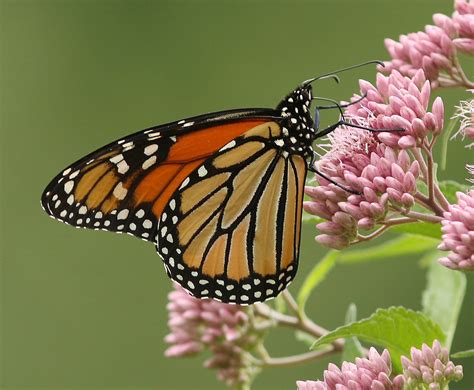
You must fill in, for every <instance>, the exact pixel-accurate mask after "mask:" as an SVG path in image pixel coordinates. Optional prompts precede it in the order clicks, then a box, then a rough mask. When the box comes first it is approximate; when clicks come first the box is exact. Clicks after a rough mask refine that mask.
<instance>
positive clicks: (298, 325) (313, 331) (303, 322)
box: [254, 303, 344, 351]
mask: <svg viewBox="0 0 474 390" xmlns="http://www.w3.org/2000/svg"><path fill="white" fill-rule="evenodd" d="M254 307H255V310H256V312H257V313H258V314H259V315H261V316H262V317H264V318H268V319H272V320H273V321H274V322H276V324H277V325H281V326H286V327H289V328H293V329H298V330H301V331H303V332H305V333H307V334H309V335H311V336H313V337H315V338H319V337H321V336H324V335H325V334H326V333H328V331H327V330H326V329H324V328H322V327H321V326H319V325H317V324H315V323H314V322H313V321H311V320H310V319H308V318H306V317H305V318H304V319H300V318H298V317H294V316H289V315H286V314H282V313H279V312H277V311H275V310H272V309H271V308H270V306H268V305H267V304H265V303H259V304H256V305H254ZM333 346H334V347H335V348H336V349H337V350H339V351H341V350H342V349H343V347H344V340H336V341H334V342H333Z"/></svg>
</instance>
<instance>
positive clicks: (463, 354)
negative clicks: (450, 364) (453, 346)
mask: <svg viewBox="0 0 474 390" xmlns="http://www.w3.org/2000/svg"><path fill="white" fill-rule="evenodd" d="M472 356H474V349H468V350H466V351H459V352H456V353H452V354H451V357H452V358H454V359H464V358H469V357H472Z"/></svg>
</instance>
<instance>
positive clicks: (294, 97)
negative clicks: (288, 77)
mask: <svg viewBox="0 0 474 390" xmlns="http://www.w3.org/2000/svg"><path fill="white" fill-rule="evenodd" d="M312 96H313V95H312V88H311V85H310V84H306V85H304V84H303V85H300V86H298V87H297V88H296V89H295V90H293V91H292V92H291V93H290V94H288V95H287V96H286V97H285V98H284V99H283V100H282V101H281V102H280V104H279V105H278V107H277V110H278V111H279V113H280V116H281V118H282V123H281V126H282V130H283V136H284V137H285V141H287V142H286V143H287V145H288V146H289V147H290V149H294V151H295V152H299V153H302V154H307V153H310V150H309V149H310V148H311V144H312V142H313V141H314V139H315V138H316V131H315V129H314V120H313V118H312V117H311V113H310V105H311V100H312Z"/></svg>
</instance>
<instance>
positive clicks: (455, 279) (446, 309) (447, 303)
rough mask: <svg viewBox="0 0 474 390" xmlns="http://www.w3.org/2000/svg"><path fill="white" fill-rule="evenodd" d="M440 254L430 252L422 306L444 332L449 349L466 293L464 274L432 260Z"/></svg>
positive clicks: (424, 311)
mask: <svg viewBox="0 0 474 390" xmlns="http://www.w3.org/2000/svg"><path fill="white" fill-rule="evenodd" d="M441 256H442V255H441V254H440V252H438V251H436V252H433V253H431V254H430V257H431V260H432V262H431V265H430V268H429V270H428V275H427V278H428V281H427V284H426V288H425V291H423V296H422V306H423V313H425V314H426V315H428V316H429V317H431V319H433V320H434V321H436V322H437V323H438V324H439V325H440V326H441V328H442V329H443V330H444V332H445V333H446V343H445V345H446V347H448V349H449V348H450V347H451V342H452V340H453V336H454V332H455V331H456V325H457V322H458V317H459V312H460V311H461V306H462V302H463V300H464V294H465V293H466V276H465V275H464V274H463V273H462V272H459V271H452V270H449V269H447V268H445V267H443V266H442V265H440V264H438V262H437V261H434V260H435V259H438V258H440V257H441Z"/></svg>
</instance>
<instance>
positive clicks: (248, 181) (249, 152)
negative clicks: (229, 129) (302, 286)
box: [157, 122, 307, 304]
mask: <svg viewBox="0 0 474 390" xmlns="http://www.w3.org/2000/svg"><path fill="white" fill-rule="evenodd" d="M283 142H284V141H283V140H282V129H281V127H280V126H279V125H278V123H276V122H266V123H263V124H261V125H258V126H256V127H254V128H252V129H251V130H249V131H247V132H246V133H244V134H243V135H242V136H239V137H237V138H236V139H234V140H232V141H231V142H230V143H228V144H227V145H225V146H224V147H223V148H221V149H220V150H219V151H218V152H217V153H215V154H214V155H213V156H211V157H210V158H208V159H207V160H205V161H204V162H203V163H202V164H201V165H200V166H199V167H197V169H195V170H194V171H193V172H192V173H191V175H190V176H188V177H187V178H186V179H185V180H184V181H183V182H182V184H181V185H180V187H179V188H178V190H177V191H175V193H174V194H173V196H172V197H171V199H170V201H169V203H168V204H167V206H166V207H165V209H164V211H163V213H162V215H161V218H160V223H159V232H158V239H157V250H158V253H160V254H161V256H162V257H163V259H164V263H165V268H166V269H167V271H168V274H169V275H170V277H171V278H172V279H173V280H175V281H177V282H178V283H180V284H181V285H182V286H183V287H184V288H185V289H187V290H188V291H189V292H191V293H192V294H193V295H195V296H197V297H200V298H214V299H218V300H222V301H224V302H230V303H237V304H249V303H253V302H257V301H264V300H266V299H269V298H273V297H275V296H277V295H278V294H279V293H280V292H281V291H282V290H283V289H284V288H285V287H286V286H287V284H288V283H289V282H290V281H291V280H292V279H293V277H294V275H295V273H296V270H297V266H298V250H299V241H300V230H301V213H302V201H303V187H304V180H305V177H306V169H307V166H306V161H305V160H304V158H303V157H302V156H300V155H298V154H290V153H288V152H286V151H284V150H283V149H282V146H283Z"/></svg>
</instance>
